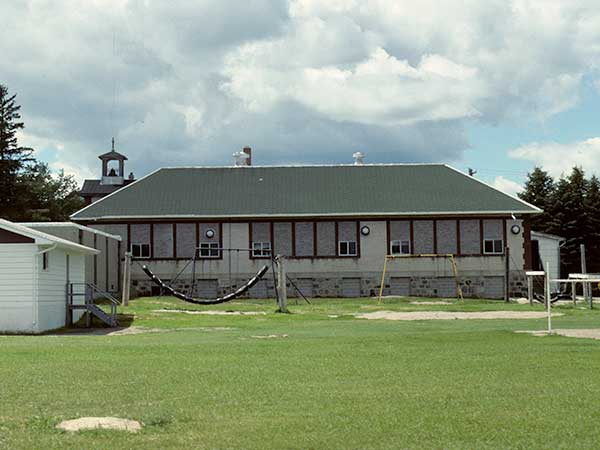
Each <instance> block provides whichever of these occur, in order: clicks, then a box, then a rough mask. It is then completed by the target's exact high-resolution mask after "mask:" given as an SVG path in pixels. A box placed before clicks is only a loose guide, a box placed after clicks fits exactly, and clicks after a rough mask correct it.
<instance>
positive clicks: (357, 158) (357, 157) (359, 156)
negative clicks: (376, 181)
mask: <svg viewBox="0 0 600 450" xmlns="http://www.w3.org/2000/svg"><path fill="white" fill-rule="evenodd" d="M352 157H353V158H354V165H355V166H362V165H363V164H364V159H365V154H364V153H362V152H356V153H353V154H352Z"/></svg>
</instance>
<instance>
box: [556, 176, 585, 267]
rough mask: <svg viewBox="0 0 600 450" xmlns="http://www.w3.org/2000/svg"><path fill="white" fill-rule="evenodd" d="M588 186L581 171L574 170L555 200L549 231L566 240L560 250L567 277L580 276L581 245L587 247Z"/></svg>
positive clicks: (565, 179)
mask: <svg viewBox="0 0 600 450" xmlns="http://www.w3.org/2000/svg"><path fill="white" fill-rule="evenodd" d="M588 186H589V183H588V181H587V180H586V179H585V173H584V172H583V170H582V169H581V168H578V167H574V168H573V170H572V172H571V174H570V175H569V177H568V178H562V179H561V180H560V181H559V182H558V184H557V188H556V192H555V195H554V196H553V197H552V200H551V201H550V202H549V203H550V208H549V210H548V213H549V215H550V217H549V222H548V228H547V231H548V232H549V233H552V234H556V235H559V236H562V237H564V238H565V242H564V244H563V247H562V249H561V263H562V264H561V265H562V268H563V272H564V273H570V272H580V271H581V264H580V245H581V244H588V241H589V240H588V239H587V230H588V217H587V211H586V197H587V193H588Z"/></svg>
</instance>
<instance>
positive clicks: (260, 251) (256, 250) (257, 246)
mask: <svg viewBox="0 0 600 450" xmlns="http://www.w3.org/2000/svg"><path fill="white" fill-rule="evenodd" d="M252 256H253V257H254V258H267V257H269V256H271V243H270V242H253V243H252Z"/></svg>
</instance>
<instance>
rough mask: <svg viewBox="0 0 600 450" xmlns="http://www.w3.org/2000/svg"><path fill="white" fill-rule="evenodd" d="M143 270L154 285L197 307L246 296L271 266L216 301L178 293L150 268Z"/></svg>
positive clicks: (146, 267) (265, 267) (143, 268)
mask: <svg viewBox="0 0 600 450" xmlns="http://www.w3.org/2000/svg"><path fill="white" fill-rule="evenodd" d="M142 270H143V271H144V273H145V274H146V275H147V276H148V277H149V278H150V279H151V280H152V282H153V283H154V284H156V285H157V286H160V287H161V288H162V289H163V290H164V291H166V292H168V293H169V294H170V295H172V296H173V297H177V298H178V299H180V300H183V301H184V302H188V303H193V304H195V305H218V304H219V303H226V302H229V301H231V300H233V299H235V298H237V297H239V296H240V295H242V294H244V293H245V292H246V291H247V290H248V289H250V288H251V287H252V286H254V285H255V284H256V283H258V281H259V280H260V279H261V278H262V277H263V276H264V275H265V274H266V273H267V271H268V270H269V266H266V265H265V266H263V267H262V268H261V269H260V270H259V271H258V272H257V274H256V275H255V276H254V277H252V278H250V280H248V282H247V283H246V284H244V285H243V286H240V287H239V288H238V289H237V290H235V291H233V292H230V293H229V294H227V295H224V296H223V297H218V298H215V299H199V298H194V297H192V296H190V295H186V294H184V293H183V292H180V291H176V290H175V289H173V288H172V287H171V286H169V285H167V284H165V282H164V281H162V280H161V279H160V278H159V277H158V276H157V275H155V274H154V273H153V272H152V271H151V270H150V268H149V267H148V266H146V265H144V266H142Z"/></svg>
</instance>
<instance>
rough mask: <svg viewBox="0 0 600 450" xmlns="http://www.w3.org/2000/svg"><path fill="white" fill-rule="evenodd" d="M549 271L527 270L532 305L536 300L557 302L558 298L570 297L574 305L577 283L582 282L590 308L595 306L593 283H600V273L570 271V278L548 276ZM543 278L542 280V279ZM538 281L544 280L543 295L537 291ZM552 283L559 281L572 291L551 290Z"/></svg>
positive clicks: (584, 296) (528, 289)
mask: <svg viewBox="0 0 600 450" xmlns="http://www.w3.org/2000/svg"><path fill="white" fill-rule="evenodd" d="M546 273H547V271H528V272H525V275H526V277H527V299H528V300H529V304H530V305H532V304H533V302H534V301H538V302H540V303H544V304H547V302H550V303H555V302H557V301H558V300H567V299H570V300H572V301H573V305H576V304H577V284H579V283H580V284H581V286H582V291H583V299H584V301H585V302H586V303H588V305H589V307H590V309H592V308H593V307H594V303H593V299H592V288H591V285H592V283H600V274H589V273H570V274H569V276H568V278H555V279H552V278H550V277H546ZM540 280H541V281H540ZM536 281H537V283H538V285H539V283H540V282H543V286H544V290H543V295H539V294H537V293H536V292H535V284H536ZM550 283H559V285H562V286H569V287H570V293H568V292H567V291H566V289H563V290H560V289H559V290H558V291H555V292H552V291H551V288H550Z"/></svg>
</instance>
